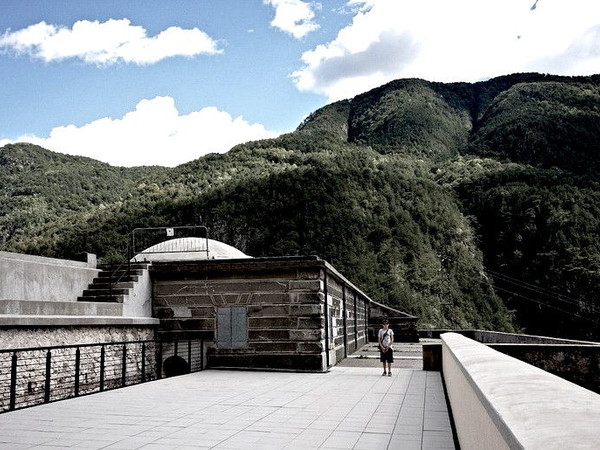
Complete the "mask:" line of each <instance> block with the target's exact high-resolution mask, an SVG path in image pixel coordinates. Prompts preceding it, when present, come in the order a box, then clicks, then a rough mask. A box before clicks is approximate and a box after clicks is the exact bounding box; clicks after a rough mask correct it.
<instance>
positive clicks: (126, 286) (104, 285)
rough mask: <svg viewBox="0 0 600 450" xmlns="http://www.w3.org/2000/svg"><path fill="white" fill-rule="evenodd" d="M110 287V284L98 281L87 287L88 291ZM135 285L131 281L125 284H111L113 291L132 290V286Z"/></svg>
mask: <svg viewBox="0 0 600 450" xmlns="http://www.w3.org/2000/svg"><path fill="white" fill-rule="evenodd" d="M110 285H111V283H108V282H106V283H104V282H103V281H102V282H101V281H98V282H94V283H92V284H90V285H89V286H88V289H90V290H98V289H106V290H108V289H110ZM134 285H135V283H134V282H133V281H125V282H121V281H120V282H118V283H112V288H113V290H114V289H131V288H133V286H134Z"/></svg>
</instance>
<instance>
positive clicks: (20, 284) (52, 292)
mask: <svg viewBox="0 0 600 450" xmlns="http://www.w3.org/2000/svg"><path fill="white" fill-rule="evenodd" d="M90 256H92V257H91V258H88V260H89V262H79V261H67V260H62V259H54V258H45V257H42V256H32V255H22V254H19V253H10V252H0V299H4V300H34V301H36V300H41V301H49V302H52V301H57V302H60V301H77V297H78V296H80V295H81V293H82V292H83V290H84V289H86V288H87V287H88V284H90V283H91V282H92V280H93V278H94V277H95V276H96V275H97V274H98V272H99V270H98V269H96V264H95V262H96V259H95V256H94V255H90Z"/></svg>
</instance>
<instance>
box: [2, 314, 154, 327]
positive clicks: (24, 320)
mask: <svg viewBox="0 0 600 450" xmlns="http://www.w3.org/2000/svg"><path fill="white" fill-rule="evenodd" d="M159 323H160V321H159V320H158V319H153V318H149V317H119V316H33V315H32V316H20V315H2V316H0V326H2V327H61V326H118V325H158V324H159Z"/></svg>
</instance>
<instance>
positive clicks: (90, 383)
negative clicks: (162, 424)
mask: <svg viewBox="0 0 600 450" xmlns="http://www.w3.org/2000/svg"><path fill="white" fill-rule="evenodd" d="M182 344H183V345H186V344H187V345H186V347H187V352H185V354H184V355H178V354H177V353H178V346H179V343H178V341H172V342H163V341H157V340H138V341H124V342H123V341H122V342H103V343H93V344H74V345H56V346H49V347H30V348H17V349H9V350H0V413H1V412H6V411H13V410H15V409H20V408H25V407H29V406H34V405H38V404H41V403H49V402H51V401H56V400H62V399H66V398H71V397H78V396H81V395H86V394H92V393H96V392H102V391H104V390H107V389H116V388H120V387H125V386H128V385H132V384H137V383H144V382H147V381H152V380H154V379H160V378H162V376H163V374H162V371H163V363H164V361H165V360H166V359H167V358H169V357H178V358H182V356H186V357H187V361H185V360H184V361H185V362H186V364H187V365H188V367H189V372H197V371H200V370H202V369H203V367H204V354H203V352H204V341H202V340H184V341H182ZM4 355H6V356H7V357H8V358H6V357H4ZM182 359H183V358H182ZM198 363H199V364H198ZM8 366H10V370H8V369H9V367H8ZM167 375H168V374H167Z"/></svg>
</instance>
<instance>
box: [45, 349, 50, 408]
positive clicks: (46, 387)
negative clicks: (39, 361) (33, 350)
mask: <svg viewBox="0 0 600 450" xmlns="http://www.w3.org/2000/svg"><path fill="white" fill-rule="evenodd" d="M51 371H52V353H51V352H50V349H48V353H46V383H45V385H44V403H48V402H49V401H50V374H51Z"/></svg>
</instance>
